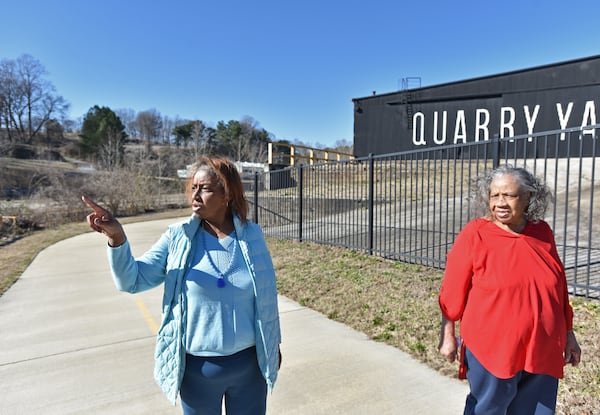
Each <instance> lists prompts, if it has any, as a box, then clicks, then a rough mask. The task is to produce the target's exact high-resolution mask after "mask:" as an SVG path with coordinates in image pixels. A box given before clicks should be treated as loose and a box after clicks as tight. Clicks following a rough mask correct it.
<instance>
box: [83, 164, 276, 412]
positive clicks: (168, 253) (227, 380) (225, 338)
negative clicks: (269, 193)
mask: <svg viewBox="0 0 600 415" xmlns="http://www.w3.org/2000/svg"><path fill="white" fill-rule="evenodd" d="M187 193H188V194H189V197H190V201H191V206H192V215H191V217H190V218H189V219H188V220H186V221H183V222H181V223H178V224H175V225H172V226H169V227H168V229H167V230H166V232H165V233H164V234H163V235H162V236H161V237H160V239H159V240H158V241H157V242H156V243H155V244H154V246H153V247H152V248H150V250H148V251H147V252H146V253H145V254H144V255H142V256H141V257H140V258H134V257H133V256H132V253H131V247H130V246H129V242H128V241H127V237H126V235H125V233H124V231H123V227H122V226H121V224H120V223H119V222H118V220H117V219H115V218H114V217H113V216H112V215H111V214H110V212H108V211H107V210H105V209H104V208H102V207H100V206H99V205H97V204H96V203H94V202H93V201H91V200H90V199H88V198H86V197H83V201H84V202H85V203H87V204H88V205H89V206H90V207H91V208H92V209H93V213H91V214H90V215H88V217H87V220H88V223H89V225H90V226H91V228H92V229H94V230H95V231H97V232H101V233H103V234H105V235H106V236H107V237H108V245H109V246H108V258H109V263H110V266H111V271H112V274H113V279H114V281H115V284H116V286H117V288H118V289H119V290H121V291H126V292H130V293H136V292H140V291H144V290H147V289H150V288H153V287H156V286H158V285H160V284H164V296H163V309H162V323H161V325H160V328H159V331H158V336H157V342H156V353H155V362H156V366H155V370H154V376H155V379H156V381H157V382H158V384H159V385H160V387H161V388H162V390H163V391H164V393H165V394H166V395H167V397H168V398H169V399H170V400H171V402H173V403H175V401H176V399H177V395H178V394H179V396H180V398H181V404H182V407H183V413H184V414H185V415H191V414H215V415H220V414H221V408H222V402H223V399H224V400H225V408H226V412H227V414H228V415H264V414H265V412H266V396H267V390H270V389H271V388H272V387H273V385H274V383H275V380H276V378H277V372H278V370H279V366H280V362H281V356H280V352H279V344H280V342H281V332H280V327H279V313H278V308H277V288H276V283H275V272H274V269H273V263H272V260H271V256H270V254H269V251H268V249H267V245H266V242H265V239H264V236H263V233H262V230H261V229H260V227H259V226H258V225H257V224H255V223H252V222H249V221H248V220H247V218H246V215H247V210H248V209H247V203H246V200H245V198H244V189H243V186H242V182H241V179H240V175H239V173H238V171H237V170H236V168H235V165H233V164H232V163H231V162H230V161H228V160H225V159H222V158H202V159H200V160H199V162H198V163H197V164H196V165H195V167H194V170H193V171H192V176H191V179H190V181H189V184H188V192H187Z"/></svg>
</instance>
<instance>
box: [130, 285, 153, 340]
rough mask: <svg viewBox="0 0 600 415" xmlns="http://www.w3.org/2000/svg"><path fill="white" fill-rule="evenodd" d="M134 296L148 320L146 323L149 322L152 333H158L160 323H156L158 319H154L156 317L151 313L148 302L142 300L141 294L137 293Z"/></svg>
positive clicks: (145, 318)
mask: <svg viewBox="0 0 600 415" xmlns="http://www.w3.org/2000/svg"><path fill="white" fill-rule="evenodd" d="M134 298H135V303H136V304H137V306H138V308H139V309H140V311H141V312H142V315H143V316H144V320H146V324H148V327H149V328H150V330H151V331H152V333H153V334H156V333H158V324H156V321H154V319H153V318H152V316H151V315H150V312H149V311H148V308H147V307H146V304H144V302H143V301H142V299H141V298H140V296H139V295H135V296H134Z"/></svg>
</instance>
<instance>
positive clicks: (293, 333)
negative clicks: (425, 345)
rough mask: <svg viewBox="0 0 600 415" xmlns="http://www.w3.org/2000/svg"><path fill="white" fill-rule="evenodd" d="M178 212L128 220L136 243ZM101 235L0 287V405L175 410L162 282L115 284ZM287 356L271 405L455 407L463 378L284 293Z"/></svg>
mask: <svg viewBox="0 0 600 415" xmlns="http://www.w3.org/2000/svg"><path fill="white" fill-rule="evenodd" d="M173 221H174V220H172V219H171V220H162V221H154V222H148V223H137V224H131V225H127V226H126V231H127V233H128V236H129V239H130V241H131V243H132V245H133V248H134V254H141V253H142V252H143V251H144V250H145V249H147V248H148V247H149V246H150V245H151V244H152V243H153V242H154V241H155V240H156V239H157V238H158V236H159V235H160V234H161V233H162V231H163V230H164V229H165V227H166V226H167V224H169V223H171V222H173ZM105 246H106V245H105V240H104V238H103V237H102V236H101V235H98V234H96V233H88V234H85V235H80V236H77V237H75V238H71V239H68V240H65V241H62V242H60V243H57V244H56V245H53V246H51V247H49V248H48V249H46V250H44V251H43V252H41V253H40V254H39V255H38V257H37V258H36V259H35V260H34V261H33V263H32V264H31V265H30V266H29V267H28V268H27V270H26V271H25V272H24V273H23V275H22V276H21V278H20V279H19V281H18V282H17V283H16V284H15V285H13V287H12V288H11V289H10V290H9V291H8V292H6V293H5V294H4V295H3V296H2V297H0V391H1V392H0V415H21V414H23V415H24V414H27V415H29V414H38V413H39V414H45V415H54V414H56V415H68V414H107V415H108V414H110V415H120V414H127V415H132V414H153V415H155V414H158V415H168V414H180V413H181V409H180V407H179V405H178V406H176V407H173V406H171V405H170V403H169V402H168V401H167V400H166V398H164V397H163V395H162V393H161V392H160V390H159V389H158V387H157V386H156V385H155V383H154V381H153V377H152V370H153V352H154V332H155V330H156V322H158V321H159V319H160V316H159V313H160V301H161V299H160V297H161V290H160V289H155V290H152V291H149V292H147V293H143V294H139V295H129V294H124V293H120V292H117V291H116V290H115V288H114V286H113V283H112V280H111V278H110V275H109V272H108V266H107V261H106V255H105ZM280 312H281V323H282V334H283V341H284V342H283V344H282V353H283V356H284V364H283V367H282V369H281V371H280V376H279V380H278V382H277V385H276V387H275V389H274V392H273V394H272V395H270V396H269V401H268V407H269V409H268V414H269V415H276V414H277V415H320V414H324V415H325V414H327V415H333V414H344V415H354V414H356V415H371V414H373V415H384V414H427V415H436V414H459V413H462V405H463V402H464V398H465V396H466V393H467V385H466V384H465V383H464V382H460V381H458V380H455V379H449V378H446V377H443V376H441V375H439V374H437V373H436V372H435V371H433V370H431V369H429V368H428V367H426V366H424V365H422V364H420V363H418V362H416V361H415V360H413V359H412V358H411V357H410V356H408V355H406V354H404V353H402V352H400V351H399V350H397V349H395V348H393V347H389V346H386V345H384V344H381V343H377V342H373V341H370V340H369V339H368V338H367V337H366V336H365V335H363V334H361V333H358V332H356V331H354V330H352V329H350V328H348V327H346V326H344V325H342V324H339V323H337V322H334V321H331V320H328V319H327V318H325V317H324V316H322V315H321V314H319V313H316V312H314V311H312V310H310V309H307V308H305V307H302V306H300V305H298V304H297V303H295V302H293V301H290V300H289V299H287V298H284V297H281V298H280Z"/></svg>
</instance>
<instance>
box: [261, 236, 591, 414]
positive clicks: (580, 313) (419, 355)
mask: <svg viewBox="0 0 600 415" xmlns="http://www.w3.org/2000/svg"><path fill="white" fill-rule="evenodd" d="M269 246H270V249H271V252H272V255H273V261H274V263H275V268H276V271H277V276H278V285H279V291H280V293H281V294H283V295H285V296H287V297H289V298H291V299H294V300H295V301H297V302H298V303H300V304H301V305H304V306H306V307H309V308H311V309H314V310H317V311H319V312H321V313H322V314H324V315H326V316H327V317H329V318H331V319H334V320H337V321H339V322H342V323H344V324H346V325H348V326H350V327H352V328H354V329H356V330H358V331H360V332H363V333H365V334H367V335H368V336H369V337H371V338H372V339H374V340H377V341H381V342H384V343H387V344H389V345H391V346H394V347H397V348H398V349H400V350H402V351H404V352H406V353H408V354H410V355H411V356H413V357H414V358H416V359H418V360H420V361H422V362H424V363H425V364H427V365H428V366H430V367H432V368H434V369H436V370H438V371H439V372H441V373H442V374H444V375H447V376H456V374H457V370H458V367H457V365H456V364H450V363H447V362H446V361H445V360H444V359H442V358H441V356H440V355H439V353H438V351H437V345H438V340H439V327H440V314H439V308H438V305H437V294H438V289H439V285H440V283H441V279H442V271H439V270H434V269H430V268H426V267H422V266H418V265H409V264H404V263H398V262H393V261H387V260H384V259H381V258H376V257H372V256H368V255H365V254H363V253H359V252H354V251H350V250H347V249H343V248H338V247H330V246H323V245H316V244H310V243H298V242H294V241H285V240H269ZM571 301H572V303H573V307H574V310H575V331H576V334H577V337H578V340H579V343H580V345H581V347H582V349H583V359H582V362H581V364H580V365H579V366H578V367H575V368H574V367H571V366H569V367H567V368H566V370H565V372H566V375H565V378H564V379H563V380H562V381H561V382H560V389H559V396H558V409H557V414H560V415H598V414H600V346H599V345H600V302H599V301H596V300H585V299H581V298H572V299H571Z"/></svg>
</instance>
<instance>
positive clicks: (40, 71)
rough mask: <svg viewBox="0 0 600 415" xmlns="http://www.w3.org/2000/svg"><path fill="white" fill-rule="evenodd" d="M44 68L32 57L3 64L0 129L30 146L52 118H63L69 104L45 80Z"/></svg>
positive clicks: (6, 61) (0, 78)
mask: <svg viewBox="0 0 600 415" xmlns="http://www.w3.org/2000/svg"><path fill="white" fill-rule="evenodd" d="M46 74H47V71H46V69H45V68H44V66H43V65H42V64H41V63H40V62H39V61H38V60H37V59H35V58H33V57H32V56H30V55H27V54H25V55H21V56H20V57H19V58H17V59H16V60H9V59H4V60H2V61H0V109H1V111H2V112H1V114H0V127H4V128H5V129H6V130H7V135H8V138H9V140H10V141H13V142H21V143H24V144H31V143H32V142H33V139H34V138H35V136H36V135H37V134H38V133H39V132H40V131H41V129H42V127H43V126H44V124H45V123H46V122H47V121H48V120H50V119H51V118H57V119H59V118H63V117H64V116H65V114H66V111H67V110H68V108H69V104H68V103H67V102H66V101H65V100H64V98H63V97H61V96H59V95H56V91H55V88H54V85H52V83H50V81H48V80H46V79H45V78H44V77H45V76H46Z"/></svg>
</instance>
